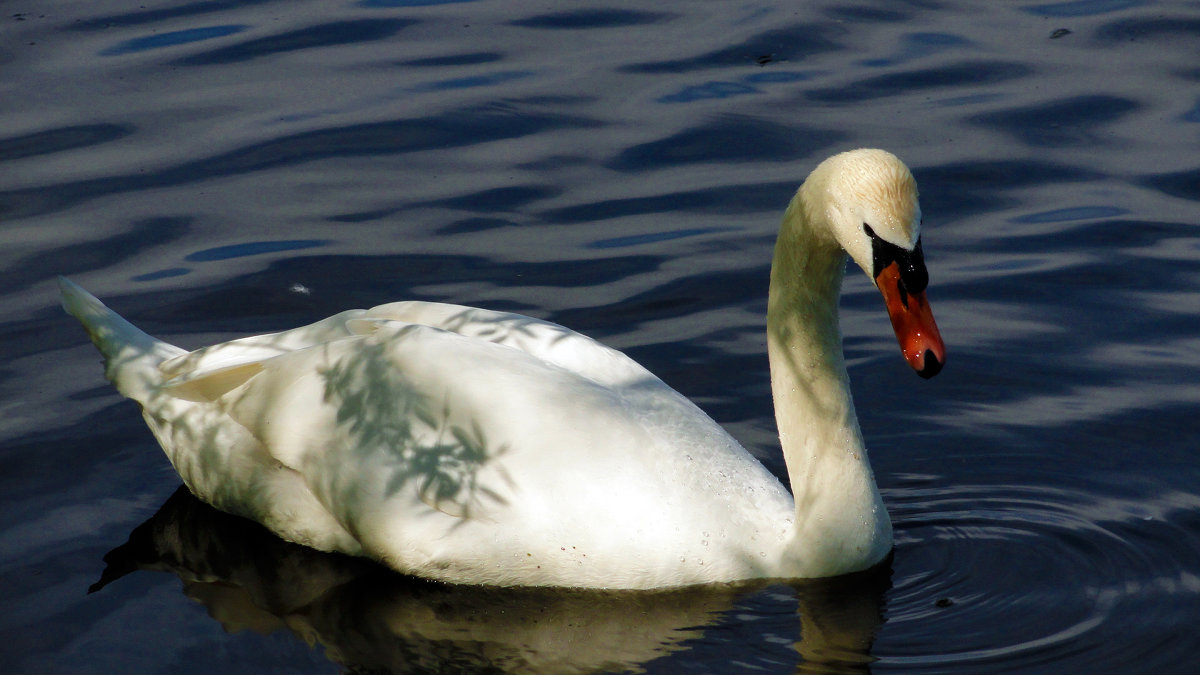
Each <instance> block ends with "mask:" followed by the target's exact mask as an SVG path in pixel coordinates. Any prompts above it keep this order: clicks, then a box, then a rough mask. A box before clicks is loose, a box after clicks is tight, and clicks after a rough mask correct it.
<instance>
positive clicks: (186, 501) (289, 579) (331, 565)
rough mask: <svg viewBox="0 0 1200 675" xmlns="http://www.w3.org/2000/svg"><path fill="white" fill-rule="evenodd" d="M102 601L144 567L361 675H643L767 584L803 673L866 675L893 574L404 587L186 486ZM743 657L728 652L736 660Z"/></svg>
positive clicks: (115, 574)
mask: <svg viewBox="0 0 1200 675" xmlns="http://www.w3.org/2000/svg"><path fill="white" fill-rule="evenodd" d="M104 559H105V562H107V563H108V566H107V568H106V569H105V570H104V573H103V575H102V576H101V579H100V581H98V582H97V583H96V584H95V585H94V586H93V587H92V589H91V590H93V591H96V590H99V589H101V588H102V587H104V586H106V585H107V584H109V583H111V582H113V581H115V580H116V579H118V578H120V577H122V576H124V575H126V574H129V573H131V572H135V571H137V570H162V571H169V572H173V573H174V574H176V575H178V576H179V578H180V579H182V580H183V584H184V593H186V594H187V596H188V597H190V598H192V599H194V600H196V601H198V602H200V603H202V604H204V606H205V607H207V608H208V612H209V614H210V615H211V616H212V617H213V618H214V619H216V620H217V621H219V622H220V623H221V625H222V626H223V627H224V629H225V630H226V631H228V632H237V631H241V630H246V629H249V630H253V631H257V632H259V633H264V634H265V633H271V632H274V631H277V630H280V629H285V628H286V629H287V630H289V631H291V632H292V633H294V634H295V635H297V636H298V637H300V638H301V639H303V640H304V641H305V642H307V643H308V644H309V645H316V644H321V645H322V646H323V647H324V649H325V654H326V656H327V657H328V658H329V659H331V660H332V661H334V662H336V663H338V664H340V665H342V666H344V667H345V668H347V669H348V670H352V671H355V672H363V671H368V672H464V671H465V672H477V671H481V670H485V671H490V672H544V673H572V672H594V671H614V670H615V671H620V670H629V669H637V668H639V667H640V666H642V665H644V664H646V663H648V662H650V661H652V660H654V659H656V658H658V657H661V656H663V655H665V654H668V653H670V652H673V651H678V650H681V649H686V648H687V646H688V643H689V642H692V641H695V640H701V639H703V636H704V633H705V630H706V629H707V628H709V627H711V626H714V625H715V624H717V623H718V622H721V621H722V620H725V619H728V620H729V621H736V620H737V619H736V618H733V617H726V616H725V615H726V614H727V613H729V612H731V611H732V610H733V609H734V608H735V605H736V604H737V603H738V602H739V601H743V600H744V599H745V598H747V597H748V596H751V595H753V594H754V593H756V592H761V591H763V590H764V589H765V588H767V587H772V588H775V589H782V590H790V591H794V592H795V595H796V598H797V600H798V601H799V612H800V635H799V636H796V640H797V642H796V645H795V647H796V650H797V651H798V652H799V655H800V661H801V663H800V669H801V670H802V671H803V670H809V669H812V670H816V671H820V672H827V671H829V670H842V671H849V672H855V671H860V670H861V671H866V670H867V667H868V664H869V663H870V661H871V658H870V656H869V654H868V652H869V649H870V647H871V642H872V639H873V637H874V634H875V631H876V630H877V628H878V626H879V624H880V623H881V609H880V608H881V602H882V597H883V592H884V591H885V590H886V589H887V587H888V585H889V576H890V570H889V569H888V567H887V566H886V565H885V566H883V567H882V568H877V569H876V570H874V571H871V572H867V573H862V574H858V575H852V576H847V577H841V578H838V579H835V580H826V581H817V582H799V583H792V584H789V585H788V586H782V585H780V584H778V583H775V584H767V583H757V584H738V585H721V586H707V587H701V588H690V589H685V590H671V591H658V592H649V591H636V592H633V591H620V592H605V591H595V590H563V589H539V588H524V589H502V588H486V587H478V586H454V585H448V584H443V583H436V582H429V581H424V580H421V579H416V578H413V577H406V576H402V575H399V574H396V573H395V572H391V571H389V570H387V569H384V568H382V567H380V566H378V565H376V564H374V563H372V562H370V561H367V560H362V559H357V558H350V557H346V556H342V555H335V554H327V553H321V552H318V551H314V550H312V549H308V548H305V547H302V546H297V545H295V544H290V543H287V542H285V541H283V540H281V539H279V538H277V537H275V536H274V535H272V534H271V533H270V532H268V531H267V530H265V529H264V528H262V527H260V526H259V525H257V524H255V523H253V522H251V521H248V520H244V519H241V518H237V517H234V516H229V515H226V514H224V513H221V512H219V511H217V510H215V509H213V508H211V507H209V506H208V505H206V504H204V503H202V502H200V501H199V500H197V499H196V498H195V497H193V496H192V495H191V494H190V493H188V491H187V490H186V488H183V487H181V488H180V489H179V490H178V491H176V492H175V494H174V495H172V496H171V498H170V499H168V500H167V502H166V503H165V504H164V505H163V506H162V508H161V509H159V511H158V513H156V514H155V515H154V516H153V517H152V518H150V519H149V520H148V521H146V522H145V523H143V524H142V525H140V526H138V527H137V528H136V529H135V530H134V531H133V533H132V534H130V536H129V541H128V542H127V543H125V544H123V545H121V546H119V547H117V548H115V549H113V550H112V551H110V552H109V553H108V555H106V556H105V558H104ZM735 656H736V655H731V658H732V657H735Z"/></svg>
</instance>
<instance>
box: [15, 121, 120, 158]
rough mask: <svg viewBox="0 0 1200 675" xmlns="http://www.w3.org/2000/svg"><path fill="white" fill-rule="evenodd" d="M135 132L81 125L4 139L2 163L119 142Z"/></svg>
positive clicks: (104, 126)
mask: <svg viewBox="0 0 1200 675" xmlns="http://www.w3.org/2000/svg"><path fill="white" fill-rule="evenodd" d="M135 131H136V128H135V127H134V126H133V125H130V124H77V125H73V126H68V127H58V128H56V129H47V130H45V131H38V132H35V133H32V134H22V135H20V136H9V137H6V138H0V162H10V161H12V160H15V159H24V158H26V157H37V156H38V155H50V154H53V153H56V152H66V151H68V150H76V149H78V148H87V147H90V146H93V145H100V144H102V143H109V142H112V141H118V140H120V139H122V138H125V137H127V136H129V135H131V134H133V133H134V132H135Z"/></svg>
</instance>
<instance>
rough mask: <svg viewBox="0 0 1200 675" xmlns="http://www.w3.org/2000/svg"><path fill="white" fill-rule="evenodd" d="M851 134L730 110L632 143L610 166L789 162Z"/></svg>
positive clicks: (651, 167) (650, 167) (626, 168)
mask: <svg viewBox="0 0 1200 675" xmlns="http://www.w3.org/2000/svg"><path fill="white" fill-rule="evenodd" d="M845 138H846V134H844V133H842V132H839V131H835V130H832V129H811V128H807V127H803V126H800V125H797V124H788V125H783V124H778V123H776V122H771V121H767V120H756V119H753V118H751V117H745V116H741V115H728V116H724V117H722V118H720V119H718V120H715V121H713V122H709V123H707V124H703V125H700V126H696V127H693V128H690V129H687V130H685V131H681V132H679V133H677V134H674V135H672V136H669V137H667V138H663V139H660V140H656V141H651V142H649V143H643V144H641V145H635V146H632V147H629V148H626V149H625V150H622V151H621V152H620V154H618V155H617V156H616V157H614V158H613V159H612V160H610V161H609V162H607V163H606V166H608V167H609V168H611V169H616V170H617V171H646V170H656V169H661V168H663V167H669V166H677V165H683V164H692V163H696V162H770V161H773V162H788V161H793V160H795V158H797V157H809V156H812V155H815V154H816V153H817V152H818V151H820V150H824V149H826V148H829V147H832V146H833V145H835V144H836V143H839V142H841V141H843V140H845ZM784 203H786V202H784Z"/></svg>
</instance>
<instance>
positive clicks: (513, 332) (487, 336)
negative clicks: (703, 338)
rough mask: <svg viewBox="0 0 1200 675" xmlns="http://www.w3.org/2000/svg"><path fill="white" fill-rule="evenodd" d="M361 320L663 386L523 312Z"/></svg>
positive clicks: (606, 350) (431, 305)
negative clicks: (441, 333) (435, 332)
mask: <svg viewBox="0 0 1200 675" xmlns="http://www.w3.org/2000/svg"><path fill="white" fill-rule="evenodd" d="M362 318H364V319H386V320H393V321H402V322H404V323H409V324H419V325H422V326H430V327H432V328H438V329H441V330H445V331H449V332H451V333H457V334H459V335H462V336H464V337H469V338H476V339H480V340H486V341H488V342H494V343H496V344H501V345H505V346H508V347H513V348H514V349H519V350H521V351H523V352H525V353H527V354H529V355H531V356H534V357H536V358H538V359H541V360H542V361H545V362H546V363H550V364H553V365H555V366H557V367H559V368H563V369H565V370H568V371H570V372H572V373H575V374H577V375H580V376H582V377H586V378H587V379H589V380H592V381H593V382H596V383H597V384H601V385H604V386H609V387H627V386H631V385H644V384H649V383H657V384H661V381H660V380H659V379H658V378H657V377H655V376H654V375H653V374H652V373H650V371H648V370H646V369H645V368H643V367H642V366H641V364H639V363H637V362H636V361H634V360H633V359H631V358H629V357H628V356H626V355H625V354H622V353H621V352H619V351H617V350H615V349H612V348H611V347H607V346H605V345H603V344H601V343H599V342H597V341H595V340H593V339H591V338H589V337H587V336H585V335H581V334H579V333H576V332H575V331H573V330H571V329H569V328H565V327H563V326H560V325H558V324H556V323H551V322H549V321H542V320H540V319H534V318H532V317H528V316H524V315H521V314H511V313H508V312H495V311H491V310H486V309H478V308H475V307H464V306H462V305H448V304H442V303H437V302H416V301H413V302H393V303H390V304H386V305H379V306H378V307H372V308H371V309H369V310H367V311H366V313H364V314H363V315H362ZM664 386H665V385H664Z"/></svg>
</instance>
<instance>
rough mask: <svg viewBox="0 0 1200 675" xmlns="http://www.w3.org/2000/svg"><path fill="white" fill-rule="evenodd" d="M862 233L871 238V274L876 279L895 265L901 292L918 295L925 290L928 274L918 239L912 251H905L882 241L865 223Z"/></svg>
mask: <svg viewBox="0 0 1200 675" xmlns="http://www.w3.org/2000/svg"><path fill="white" fill-rule="evenodd" d="M863 232H866V233H867V236H868V237H870V238H871V258H872V260H871V264H872V266H873V267H874V270H873V271H872V274H874V276H875V277H876V278H878V277H879V275H880V273H882V272H883V271H884V270H885V269H887V268H888V266H889V265H891V264H892V263H896V264H898V265H899V266H900V283H901V285H902V286H903V287H902V288H901V291H906V292H908V293H920V292H921V291H923V290H925V287H926V286H928V285H929V272H928V271H926V269H925V254H924V252H923V251H922V250H921V238H920V237H917V244H916V246H914V247H913V250H911V251H907V250H905V249H903V248H900V247H899V246H897V245H895V244H893V243H891V242H888V241H884V240H883V239H882V238H881V237H880V236H879V235H877V234H875V230H873V229H871V226H870V225H868V224H866V223H863Z"/></svg>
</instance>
